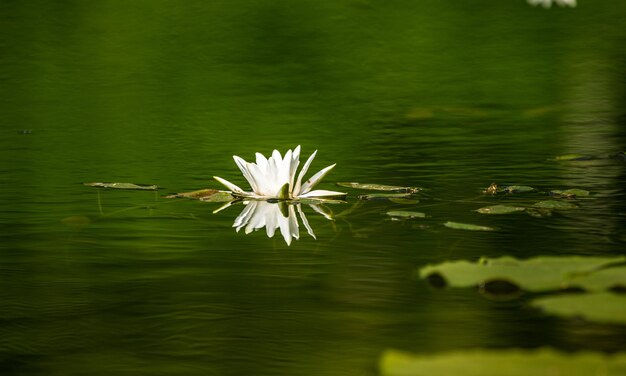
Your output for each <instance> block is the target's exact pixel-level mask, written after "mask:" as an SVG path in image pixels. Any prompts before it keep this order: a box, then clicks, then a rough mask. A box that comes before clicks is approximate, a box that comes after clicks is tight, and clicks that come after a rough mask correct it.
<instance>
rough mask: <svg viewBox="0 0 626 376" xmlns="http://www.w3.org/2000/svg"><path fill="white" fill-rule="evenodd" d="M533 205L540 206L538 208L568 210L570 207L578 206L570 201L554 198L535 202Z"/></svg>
mask: <svg viewBox="0 0 626 376" xmlns="http://www.w3.org/2000/svg"><path fill="white" fill-rule="evenodd" d="M533 207H535V208H540V209H550V210H570V209H577V208H578V206H577V205H575V204H572V203H571V202H565V201H556V200H545V201H539V202H537V203H535V204H534V205H533Z"/></svg>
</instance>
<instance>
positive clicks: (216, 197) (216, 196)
mask: <svg viewBox="0 0 626 376" xmlns="http://www.w3.org/2000/svg"><path fill="white" fill-rule="evenodd" d="M234 199H235V198H234V197H233V196H232V195H231V194H230V193H228V192H222V191H219V192H216V193H213V194H212V195H208V196H204V197H200V201H204V202H228V201H232V200H234Z"/></svg>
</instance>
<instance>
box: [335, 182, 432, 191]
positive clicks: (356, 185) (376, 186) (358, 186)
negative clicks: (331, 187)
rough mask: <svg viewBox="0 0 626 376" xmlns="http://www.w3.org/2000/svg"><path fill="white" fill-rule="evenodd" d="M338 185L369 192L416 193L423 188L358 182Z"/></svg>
mask: <svg viewBox="0 0 626 376" xmlns="http://www.w3.org/2000/svg"><path fill="white" fill-rule="evenodd" d="M337 185H338V186H341V187H347V188H354V189H365V190H368V191H385V192H404V193H415V192H419V191H420V190H421V188H417V187H399V186H395V185H384V184H368V183H356V182H339V183H337Z"/></svg>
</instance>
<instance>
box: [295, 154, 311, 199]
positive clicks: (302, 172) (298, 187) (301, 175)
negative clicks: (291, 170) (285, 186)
mask: <svg viewBox="0 0 626 376" xmlns="http://www.w3.org/2000/svg"><path fill="white" fill-rule="evenodd" d="M316 154H317V150H315V151H314V152H313V154H311V155H310V156H309V159H307V160H306V162H305V163H304V166H303V167H302V170H300V173H299V174H298V180H296V184H295V185H294V187H293V189H292V192H293V195H294V196H298V195H299V194H300V191H301V186H302V179H303V178H304V175H305V174H306V172H307V170H308V169H309V166H311V163H312V162H313V158H315V155H316Z"/></svg>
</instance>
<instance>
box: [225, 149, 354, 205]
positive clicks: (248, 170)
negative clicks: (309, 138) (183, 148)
mask: <svg viewBox="0 0 626 376" xmlns="http://www.w3.org/2000/svg"><path fill="white" fill-rule="evenodd" d="M315 154H317V150H316V151H314V152H313V154H311V156H310V157H309V159H307V161H306V163H305V164H304V166H303V167H302V170H300V173H299V174H298V176H297V178H296V170H297V169H298V165H299V164H300V145H298V147H296V148H295V149H294V150H293V151H292V150H291V149H289V150H288V151H287V153H285V157H284V158H283V157H282V156H281V155H280V152H279V151H278V150H274V151H273V152H272V156H271V157H269V158H265V156H263V154H261V153H256V163H251V162H246V161H245V160H243V159H242V158H240V157H238V156H236V155H234V156H233V159H234V160H235V163H236V164H237V166H238V167H239V169H240V170H241V173H242V174H243V176H244V177H245V178H246V180H247V181H248V183H250V187H251V188H252V192H246V191H244V190H243V189H241V188H239V187H238V186H236V185H235V184H233V183H231V182H229V181H228V180H225V179H222V178H220V177H219V176H214V178H215V180H217V181H219V182H220V183H222V184H224V185H225V186H226V187H228V189H230V191H231V194H232V195H233V196H238V197H247V198H256V199H271V198H275V199H281V200H292V199H298V198H312V197H332V196H345V195H346V194H345V193H342V192H335V191H327V190H315V191H312V190H311V189H312V188H313V187H314V186H316V185H317V184H318V183H319V182H320V181H321V180H322V178H324V176H326V174H328V172H329V171H330V170H331V169H332V168H333V167H335V165H334V164H333V165H330V166H328V167H326V168H324V169H322V170H321V171H319V172H318V173H317V174H315V175H313V176H312V177H311V178H309V179H308V180H306V181H305V182H304V183H303V182H302V179H303V178H304V175H305V174H306V172H307V170H308V169H309V166H310V165H311V162H313V158H315Z"/></svg>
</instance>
